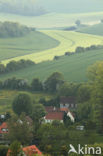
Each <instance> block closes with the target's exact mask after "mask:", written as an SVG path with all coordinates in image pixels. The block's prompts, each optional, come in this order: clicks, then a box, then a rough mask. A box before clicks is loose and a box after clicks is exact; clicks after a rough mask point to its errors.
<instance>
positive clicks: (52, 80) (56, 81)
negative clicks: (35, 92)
mask: <svg viewBox="0 0 103 156" xmlns="http://www.w3.org/2000/svg"><path fill="white" fill-rule="evenodd" d="M63 83H64V78H63V75H62V74H61V73H59V72H54V73H53V74H51V75H50V76H49V77H48V78H47V80H46V81H45V82H44V86H45V90H46V91H49V92H56V91H57V90H58V89H59V88H60V86H61V85H62V84H63Z"/></svg>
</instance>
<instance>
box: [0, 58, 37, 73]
mask: <svg viewBox="0 0 103 156" xmlns="http://www.w3.org/2000/svg"><path fill="white" fill-rule="evenodd" d="M34 64H35V63H34V62H33V61H31V60H23V59H22V60H20V61H10V62H9V63H7V64H6V66H5V65H4V64H1V63H0V74H5V73H9V72H13V71H16V70H20V69H22V68H26V67H28V66H31V65H34Z"/></svg>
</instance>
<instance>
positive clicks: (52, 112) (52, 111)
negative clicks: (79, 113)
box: [44, 106, 75, 123]
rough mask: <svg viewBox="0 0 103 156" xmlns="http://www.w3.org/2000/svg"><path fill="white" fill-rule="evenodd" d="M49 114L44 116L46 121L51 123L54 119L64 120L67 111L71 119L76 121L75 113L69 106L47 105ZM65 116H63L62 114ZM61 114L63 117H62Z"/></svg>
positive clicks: (46, 108)
mask: <svg viewBox="0 0 103 156" xmlns="http://www.w3.org/2000/svg"><path fill="white" fill-rule="evenodd" d="M45 110H46V112H47V115H46V116H45V117H44V120H45V122H46V123H51V122H52V121H53V120H59V121H61V122H63V118H64V114H65V113H66V114H67V116H68V117H69V118H70V119H71V121H72V122H74V121H75V118H74V115H73V113H72V112H71V111H70V110H69V108H66V107H64V108H56V107H53V106H47V107H45ZM59 112H60V113H59ZM61 114H62V115H63V117H62V115H61ZM60 116H61V117H60Z"/></svg>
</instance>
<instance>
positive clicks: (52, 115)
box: [44, 111, 64, 123]
mask: <svg viewBox="0 0 103 156" xmlns="http://www.w3.org/2000/svg"><path fill="white" fill-rule="evenodd" d="M63 118H64V112H63V111H51V112H48V114H47V115H46V116H45V117H44V120H45V123H52V122H53V121H54V120H59V121H60V122H62V123H63Z"/></svg>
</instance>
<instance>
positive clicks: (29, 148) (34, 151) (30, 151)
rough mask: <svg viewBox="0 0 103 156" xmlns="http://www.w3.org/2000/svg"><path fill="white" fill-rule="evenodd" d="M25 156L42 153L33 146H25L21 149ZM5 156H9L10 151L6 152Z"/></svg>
mask: <svg viewBox="0 0 103 156" xmlns="http://www.w3.org/2000/svg"><path fill="white" fill-rule="evenodd" d="M22 150H23V151H24V153H25V155H26V156H32V155H33V154H38V155H42V152H41V151H40V150H39V149H38V148H37V147H36V146H35V145H32V146H27V147H24V148H23V149H22ZM7 156H10V150H8V153H7Z"/></svg>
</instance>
